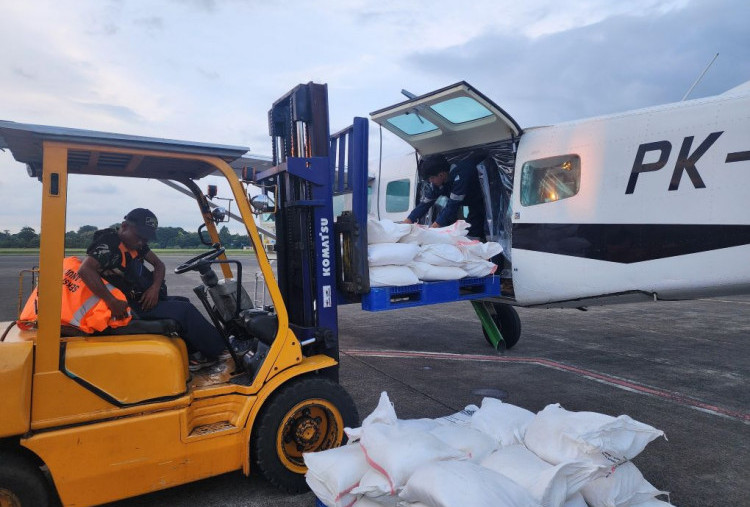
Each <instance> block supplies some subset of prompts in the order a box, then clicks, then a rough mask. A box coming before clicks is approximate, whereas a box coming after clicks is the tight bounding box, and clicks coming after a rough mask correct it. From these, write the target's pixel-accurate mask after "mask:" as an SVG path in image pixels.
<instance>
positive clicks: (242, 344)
mask: <svg viewBox="0 0 750 507" xmlns="http://www.w3.org/2000/svg"><path fill="white" fill-rule="evenodd" d="M229 344H230V345H231V347H232V350H233V351H234V353H235V354H237V357H242V356H243V355H244V354H245V353H246V352H247V351H248V350H250V348H251V347H252V346H253V341H252V340H244V339H241V338H236V337H234V336H230V337H229ZM219 357H220V358H221V359H228V358H230V357H232V355H231V354H230V353H229V350H227V349H225V350H224V352H222V354H221V355H220V356H219Z"/></svg>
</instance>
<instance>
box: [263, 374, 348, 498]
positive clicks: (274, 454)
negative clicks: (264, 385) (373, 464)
mask: <svg viewBox="0 0 750 507" xmlns="http://www.w3.org/2000/svg"><path fill="white" fill-rule="evenodd" d="M358 425H359V414H358V413H357V407H356V406H355V405H354V401H353V400H352V398H351V396H349V393H347V392H346V390H345V389H344V388H343V387H341V386H340V385H339V384H338V383H336V382H333V381H332V380H329V379H327V378H322V377H308V378H303V379H301V380H292V381H290V382H289V384H288V385H283V386H281V387H280V388H278V390H277V391H276V392H275V393H274V394H273V395H271V397H270V398H269V399H268V400H267V401H266V402H265V403H264V407H263V408H262V409H261V412H260V414H259V415H258V418H257V420H256V423H255V428H254V429H253V437H252V439H251V441H250V453H251V454H250V455H251V456H254V460H255V464H256V466H257V467H258V470H259V471H260V473H261V474H262V475H263V476H264V477H265V478H266V480H268V482H270V483H271V484H273V485H274V486H276V487H277V488H279V489H281V490H283V491H286V492H289V493H302V492H303V491H306V490H308V489H309V488H308V487H307V483H306V482H305V472H307V467H306V466H305V462H304V460H303V459H302V453H305V452H317V451H324V450H326V449H332V448H334V447H338V446H340V445H342V444H343V443H345V442H346V435H345V434H344V427H351V428H354V427H356V426H358Z"/></svg>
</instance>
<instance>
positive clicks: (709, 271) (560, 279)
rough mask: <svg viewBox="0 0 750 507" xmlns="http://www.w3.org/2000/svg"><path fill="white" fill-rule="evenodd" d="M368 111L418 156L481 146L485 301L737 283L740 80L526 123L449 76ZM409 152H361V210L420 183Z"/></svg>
mask: <svg viewBox="0 0 750 507" xmlns="http://www.w3.org/2000/svg"><path fill="white" fill-rule="evenodd" d="M371 118H372V120H373V121H375V122H377V123H378V124H380V125H381V126H382V127H383V128H385V129H387V130H389V131H391V132H392V133H394V134H395V135H397V136H399V137H400V138H402V139H403V140H404V141H406V142H407V143H409V145H411V146H412V147H413V148H414V150H415V151H416V153H417V154H418V155H419V156H420V157H424V156H427V155H432V154H436V153H443V154H446V155H447V156H448V158H449V159H450V158H451V157H458V156H464V155H476V156H477V159H478V160H481V163H480V164H479V165H478V170H479V171H480V180H481V183H482V186H483V189H484V194H485V202H486V204H487V206H486V208H487V217H488V221H487V227H486V230H487V232H488V239H492V240H495V241H499V242H500V243H502V244H503V246H504V249H505V252H506V253H505V255H506V257H507V262H506V265H505V266H504V267H505V269H504V270H503V272H502V276H503V278H504V282H505V284H504V285H503V295H502V296H501V297H500V298H497V299H496V300H495V301H496V302H497V303H503V304H510V305H513V306H527V307H531V306H541V307H585V306H589V305H600V304H610V303H625V302H635V301H644V300H654V301H656V300H680V299H691V298H697V297H706V296H718V295H729V294H740V293H748V292H750V262H748V259H749V258H750V206H748V204H747V201H746V200H745V199H747V194H748V190H750V81H748V82H747V83H745V84H743V85H741V86H738V87H737V88H734V89H732V90H729V91H728V92H726V93H723V94H721V95H718V96H715V97H710V98H703V99H697V100H690V101H685V102H678V103H673V104H666V105H662V106H657V107H651V108H646V109H639V110H635V111H629V112H625V113H621V114H613V115H608V116H602V117H597V118H591V119H585V120H580V121H572V122H566V123H561V124H558V125H551V126H545V127H534V128H527V129H522V128H521V127H520V126H519V125H518V124H517V123H516V122H515V121H514V120H513V118H512V117H511V116H510V115H508V114H507V113H506V112H505V111H503V109H501V108H500V107H498V106H497V105H496V104H495V103H493V102H492V101H491V100H490V99H488V98H487V97H486V96H484V95H482V94H481V93H479V92H478V91H477V90H475V89H474V88H472V87H471V86H470V85H469V84H467V83H465V82H461V83H458V84H455V85H452V86H449V87H446V88H443V89H441V90H437V91H435V92H432V93H428V94H425V95H422V96H419V97H413V98H410V99H409V100H407V101H405V102H401V103H399V104H396V105H394V106H391V107H388V108H385V109H381V110H379V111H375V112H374V113H372V114H371ZM416 160H417V157H416V156H415V154H414V153H411V154H409V155H406V156H404V157H401V158H398V159H395V160H390V161H388V160H383V161H382V169H381V170H380V172H379V173H378V171H377V167H378V164H380V162H379V161H375V164H372V163H371V166H372V165H374V167H375V168H376V169H375V170H374V171H373V170H371V174H372V177H371V182H370V186H371V191H372V196H371V201H372V205H371V209H370V212H371V214H374V215H376V216H377V217H379V218H390V219H393V220H394V221H397V220H403V219H404V218H405V217H406V215H407V214H408V211H409V210H411V209H412V208H413V206H414V204H415V203H416V202H418V201H417V198H418V193H419V191H420V186H421V185H420V184H419V178H418V174H417V164H416ZM389 163H390V164H389ZM509 283H512V290H506V287H508V286H509Z"/></svg>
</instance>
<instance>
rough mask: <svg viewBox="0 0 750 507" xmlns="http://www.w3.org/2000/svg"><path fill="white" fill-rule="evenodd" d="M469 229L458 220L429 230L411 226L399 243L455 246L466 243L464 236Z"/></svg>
mask: <svg viewBox="0 0 750 507" xmlns="http://www.w3.org/2000/svg"><path fill="white" fill-rule="evenodd" d="M469 227H471V226H470V225H469V224H468V223H467V222H465V221H464V220H458V221H456V222H455V223H454V224H453V225H449V226H447V227H435V228H431V227H428V226H426V225H419V224H412V226H411V231H409V233H408V234H406V235H405V236H403V237H402V238H401V239H400V240H399V242H400V243H413V244H417V245H433V244H448V245H455V244H456V243H458V242H459V241H466V235H467V234H468V233H469Z"/></svg>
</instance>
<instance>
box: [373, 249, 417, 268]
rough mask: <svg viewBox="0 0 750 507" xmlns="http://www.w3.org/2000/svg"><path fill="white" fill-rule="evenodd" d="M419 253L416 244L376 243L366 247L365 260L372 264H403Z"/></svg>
mask: <svg viewBox="0 0 750 507" xmlns="http://www.w3.org/2000/svg"><path fill="white" fill-rule="evenodd" d="M418 253H419V247H418V246H417V245H407V244H403V243H378V244H375V245H369V246H368V247H367V262H368V263H369V264H370V267H373V266H389V265H396V266H404V265H406V264H409V263H410V262H411V261H412V260H413V259H414V256H416V255H417V254H418Z"/></svg>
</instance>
